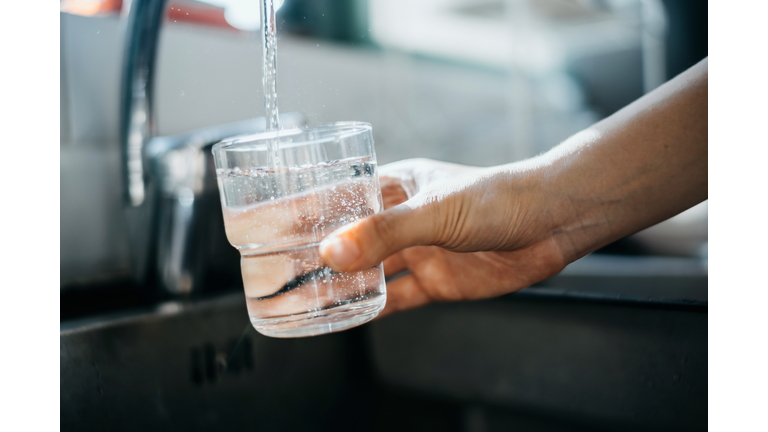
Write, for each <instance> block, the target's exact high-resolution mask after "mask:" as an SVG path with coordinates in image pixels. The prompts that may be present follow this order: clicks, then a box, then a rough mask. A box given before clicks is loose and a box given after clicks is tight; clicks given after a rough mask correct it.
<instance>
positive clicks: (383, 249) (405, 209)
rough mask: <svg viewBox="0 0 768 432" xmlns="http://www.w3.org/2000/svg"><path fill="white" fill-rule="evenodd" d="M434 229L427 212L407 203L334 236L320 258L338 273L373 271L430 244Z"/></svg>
mask: <svg viewBox="0 0 768 432" xmlns="http://www.w3.org/2000/svg"><path fill="white" fill-rule="evenodd" d="M434 226H435V224H434V221H432V220H431V218H430V216H429V212H428V211H427V209H425V208H424V207H417V208H411V207H410V206H409V205H408V202H405V203H403V204H400V205H398V206H396V207H392V208H390V209H388V210H385V211H383V212H381V213H377V214H374V215H371V216H369V217H367V218H365V219H363V220H361V221H359V222H356V223H354V224H350V225H347V226H345V227H343V228H340V229H339V230H337V231H335V232H333V233H331V234H330V235H329V236H328V237H326V238H325V239H324V240H323V241H322V242H321V243H320V256H321V257H322V258H323V261H325V263H326V264H328V266H330V267H331V268H332V269H334V270H336V271H344V272H348V271H357V270H363V269H367V268H371V267H373V266H375V265H377V264H379V263H380V262H382V261H383V260H384V258H386V257H388V256H390V255H392V254H394V253H396V252H399V251H401V250H403V249H405V248H408V247H411V246H419V245H425V244H431V242H433V241H434V231H435V229H434Z"/></svg>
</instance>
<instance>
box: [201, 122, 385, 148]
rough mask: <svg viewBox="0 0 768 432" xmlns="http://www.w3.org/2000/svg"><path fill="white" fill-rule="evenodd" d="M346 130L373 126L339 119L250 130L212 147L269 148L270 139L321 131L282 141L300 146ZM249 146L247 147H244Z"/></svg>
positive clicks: (330, 137)
mask: <svg viewBox="0 0 768 432" xmlns="http://www.w3.org/2000/svg"><path fill="white" fill-rule="evenodd" d="M345 130H348V131H349V132H350V133H349V136H352V135H357V134H358V133H360V132H366V131H368V132H370V131H372V130H373V126H371V124H370V123H368V122H362V121H354V120H353V121H338V122H333V123H323V124H319V125H314V126H296V127H291V128H287V129H278V130H271V131H259V132H249V133H244V134H240V135H235V136H232V137H229V138H224V139H223V140H221V141H219V142H217V143H216V144H214V145H213V148H212V149H211V151H212V152H214V154H215V153H217V152H220V151H225V152H226V151H238V150H240V151H242V150H250V151H253V150H265V149H266V148H267V142H268V141H269V140H274V139H277V140H280V139H282V138H288V137H292V136H296V135H301V134H304V133H310V132H311V133H320V135H319V136H314V137H312V139H307V140H303V141H299V142H291V143H289V144H293V145H288V146H284V145H283V144H286V143H282V142H281V146H280V147H281V149H283V148H289V147H298V146H305V145H311V144H316V143H318V142H322V141H330V140H336V138H344V135H345V134H343V135H342V136H340V137H339V136H337V135H336V134H338V132H343V131H345ZM244 147H247V148H244Z"/></svg>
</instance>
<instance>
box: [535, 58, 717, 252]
mask: <svg viewBox="0 0 768 432" xmlns="http://www.w3.org/2000/svg"><path fill="white" fill-rule="evenodd" d="M707 97H708V96H707V60H704V61H702V62H701V63H699V64H697V65H696V66H694V67H692V68H691V69H689V70H688V71H686V72H684V73H683V74H681V75H679V76H678V77H676V78H674V79H673V80H671V81H670V82H668V83H667V84H665V85H664V86H662V87H660V88H659V89H657V90H655V91H654V92H652V93H650V94H648V95H646V96H645V97H643V98H641V99H639V100H637V101H636V102H634V103H632V104H631V105H629V106H627V107H626V108H624V109H622V110H621V111H619V112H617V113H616V114H614V115H612V116H611V117H609V118H607V119H605V120H603V121H601V122H600V123H597V124H596V125H594V126H593V127H591V128H589V129H587V130H585V131H583V132H581V133H579V134H577V135H575V136H573V137H572V138H570V139H568V140H567V141H566V142H564V143H563V144H561V145H560V146H558V147H557V148H555V149H553V150H552V151H551V152H549V153H547V154H545V155H543V156H541V157H539V158H536V159H534V160H532V161H531V164H532V165H533V166H535V168H534V169H533V171H535V173H536V174H535V175H536V176H537V177H538V180H541V181H542V183H541V184H542V191H543V193H545V194H547V195H548V198H549V199H551V200H552V201H551V202H555V203H557V204H556V205H554V206H551V207H550V210H548V211H550V212H552V213H554V214H556V217H554V218H553V220H556V221H557V224H556V225H555V226H552V227H551V229H552V235H553V237H554V238H555V240H556V241H557V243H558V245H559V246H560V249H561V250H562V251H563V255H564V257H565V259H566V261H568V262H570V261H573V260H575V259H578V258H579V257H581V256H583V255H586V254H587V253H589V252H592V251H594V250H596V249H598V248H599V247H601V246H604V245H606V244H608V243H610V242H613V241H615V240H618V239H620V238H623V237H625V236H627V235H629V234H632V233H634V232H637V231H639V230H641V229H643V228H646V227H648V226H651V225H653V224H655V223H658V222H661V221H663V220H665V219H667V218H669V217H671V216H673V215H675V214H677V213H679V212H681V211H683V210H685V209H687V208H689V207H692V206H693V205H695V204H697V203H699V202H701V201H703V200H705V199H707V144H708V143H707V109H708V108H707ZM549 199H548V200H549Z"/></svg>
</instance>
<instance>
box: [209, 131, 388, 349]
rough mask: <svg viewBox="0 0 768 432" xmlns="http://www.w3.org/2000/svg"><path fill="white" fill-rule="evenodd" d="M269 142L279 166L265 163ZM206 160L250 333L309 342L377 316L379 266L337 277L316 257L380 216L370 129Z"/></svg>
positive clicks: (245, 144)
mask: <svg viewBox="0 0 768 432" xmlns="http://www.w3.org/2000/svg"><path fill="white" fill-rule="evenodd" d="M275 142H277V143H278V144H279V148H278V151H277V153H276V154H277V158H278V161H277V162H276V163H275V162H272V163H271V161H270V155H269V150H268V145H269V144H270V143H273V144H274V143H275ZM273 148H274V147H273ZM213 156H214V159H215V161H216V177H217V179H218V183H219V191H220V193H221V206H222V209H223V212H224V225H225V228H226V233H227V238H228V240H229V242H230V243H231V244H232V246H234V247H235V248H237V249H238V250H239V251H240V256H241V258H240V264H241V269H242V274H243V285H244V287H245V295H246V301H247V305H248V313H249V315H250V318H251V322H252V323H253V326H254V327H255V328H256V330H258V331H259V332H260V333H262V334H264V335H267V336H274V337H302V336H314V335H319V334H324V333H331V332H335V331H340V330H344V329H347V328H350V327H354V326H357V325H360V324H363V323H365V322H368V321H370V320H372V319H373V318H374V317H375V316H376V315H378V314H379V312H380V311H381V310H382V309H383V308H384V303H385V302H386V288H385V285H384V270H383V267H382V265H381V264H379V265H377V266H374V267H371V268H369V269H366V270H361V271H357V272H349V273H338V272H335V271H333V270H331V269H330V268H329V267H327V266H326V265H325V263H324V262H323V260H322V259H321V258H320V255H319V252H318V246H319V244H320V242H321V241H322V240H323V239H324V238H325V236H326V235H328V234H330V233H331V232H333V231H334V230H336V229H337V228H339V227H341V226H343V225H346V224H348V223H351V222H354V221H357V220H360V219H362V218H364V217H366V216H369V215H372V214H374V213H378V212H379V211H381V209H382V201H381V188H380V186H379V177H378V173H377V171H376V155H375V153H374V150H373V136H372V134H371V125H370V124H368V123H361V122H339V123H333V124H329V125H324V126H319V127H313V128H294V129H284V130H278V131H269V132H260V133H256V134H252V135H243V136H237V137H233V138H229V139H226V140H224V141H222V142H220V143H218V144H216V145H215V146H213ZM273 156H274V155H273ZM273 161H274V159H273Z"/></svg>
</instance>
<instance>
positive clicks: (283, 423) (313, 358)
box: [60, 295, 360, 431]
mask: <svg viewBox="0 0 768 432" xmlns="http://www.w3.org/2000/svg"><path fill="white" fill-rule="evenodd" d="M244 331H245V332H244ZM345 337H346V336H344V335H334V336H329V337H324V338H314V339H312V338H310V339H297V340H278V339H270V338H267V337H264V336H261V335H258V334H257V333H256V332H255V331H254V330H253V328H252V327H251V325H250V323H249V322H248V316H247V314H246V312H245V302H244V298H243V297H242V295H237V296H228V297H223V298H219V299H215V300H209V301H206V302H202V303H197V304H182V303H166V304H165V305H162V306H161V307H160V308H158V309H156V310H155V311H152V312H145V313H139V314H136V315H133V316H124V317H121V318H117V319H113V320H110V321H107V322H97V323H93V322H91V323H82V324H81V325H80V326H76V327H75V328H74V329H70V330H64V331H62V332H61V337H60V354H61V361H60V366H61V383H60V384H61V429H62V430H77V431H86V430H235V429H237V430H243V429H249V428H251V429H253V428H256V429H258V430H298V429H299V428H298V426H300V425H302V426H303V425H307V424H315V425H319V426H323V425H326V426H327V425H328V424H332V423H333V422H334V421H336V418H334V416H337V415H338V412H339V410H340V408H339V407H338V406H337V405H338V404H340V403H342V404H343V403H347V401H345V400H343V399H342V398H341V395H342V393H344V391H345V390H346V389H345V388H344V386H345V385H346V383H347V381H348V380H347V374H348V373H350V372H352V371H354V370H355V367H354V365H349V364H348V363H347V360H348V358H347V357H346V356H345V353H346V351H345V343H346V342H345V341H346V339H345ZM225 366H226V370H225V369H224V367H225ZM352 406H354V404H353V405H352ZM357 408H360V407H357ZM292 414H293V415H292ZM297 414H299V415H297ZM310 419H311V420H310ZM308 421H309V422H310V423H308Z"/></svg>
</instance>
